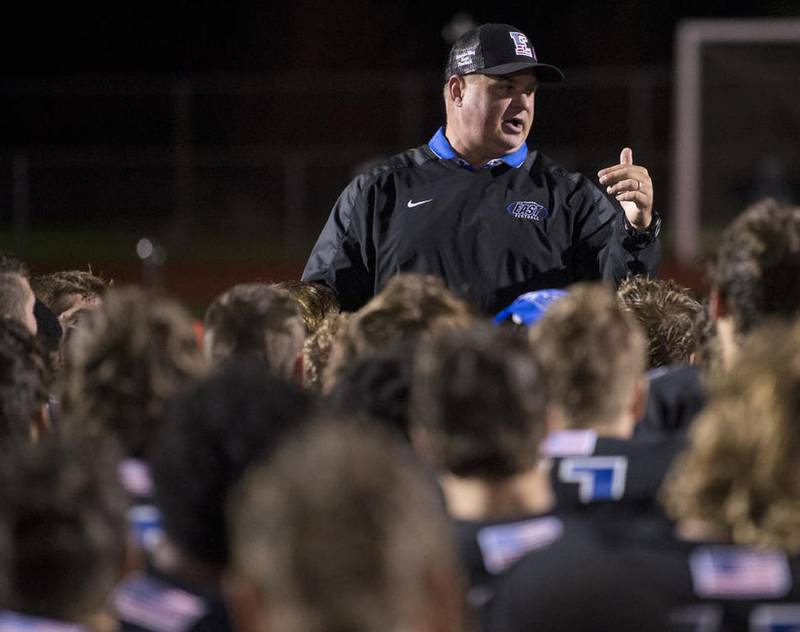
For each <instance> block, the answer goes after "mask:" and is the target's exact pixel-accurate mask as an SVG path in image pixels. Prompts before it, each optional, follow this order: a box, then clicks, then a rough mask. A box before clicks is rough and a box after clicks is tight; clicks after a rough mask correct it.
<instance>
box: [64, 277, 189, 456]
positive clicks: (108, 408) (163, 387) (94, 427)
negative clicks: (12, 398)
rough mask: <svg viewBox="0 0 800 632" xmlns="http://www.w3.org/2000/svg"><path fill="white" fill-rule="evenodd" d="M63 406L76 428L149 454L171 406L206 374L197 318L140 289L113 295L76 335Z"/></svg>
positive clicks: (71, 343) (131, 452)
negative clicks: (110, 437)
mask: <svg viewBox="0 0 800 632" xmlns="http://www.w3.org/2000/svg"><path fill="white" fill-rule="evenodd" d="M65 352H66V353H65V356H64V366H63V369H62V385H61V404H62V407H63V410H64V414H65V416H68V417H70V418H72V417H74V421H75V423H69V422H68V420H67V419H65V426H69V428H70V430H72V431H75V432H79V433H83V432H88V433H89V434H92V435H93V434H97V433H104V432H110V433H111V434H113V435H114V436H116V437H117V438H118V439H119V440H120V442H121V444H122V446H123V449H124V450H125V451H126V453H127V454H128V455H130V456H136V457H141V456H144V455H145V454H146V453H147V452H148V451H149V449H150V447H151V446H152V444H153V442H154V440H155V437H156V434H157V432H158V429H159V428H160V426H161V423H162V421H163V412H164V407H165V404H166V402H167V401H168V400H169V398H171V397H172V396H173V395H174V394H175V393H176V392H177V391H178V389H179V388H182V387H183V386H184V385H185V384H187V383H188V382H189V381H190V380H192V379H194V378H196V377H198V376H200V375H201V374H202V372H203V370H204V366H205V365H204V363H203V357H202V353H201V351H200V349H199V347H198V345H197V338H196V337H195V333H194V330H193V328H192V320H191V318H190V317H189V315H188V314H187V313H186V311H185V310H184V309H183V308H182V307H181V306H180V305H179V304H178V303H176V302H175V301H173V300H171V299H168V298H164V297H159V296H154V295H151V294H148V293H147V292H145V291H143V290H140V289H138V288H134V287H128V288H119V289H112V290H109V291H108V292H107V293H106V295H105V298H104V300H103V304H102V306H100V307H99V308H97V309H94V310H91V312H90V314H88V316H87V319H86V323H85V324H84V325H83V326H81V327H79V328H77V329H76V331H75V333H74V335H73V336H72V337H71V340H70V341H69V343H68V345H67V347H66V349H65Z"/></svg>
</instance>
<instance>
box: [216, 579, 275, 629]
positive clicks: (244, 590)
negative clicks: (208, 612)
mask: <svg viewBox="0 0 800 632" xmlns="http://www.w3.org/2000/svg"><path fill="white" fill-rule="evenodd" d="M222 595H223V598H224V600H225V606H226V607H227V610H228V612H229V613H230V617H231V620H232V622H233V629H234V630H236V631H237V632H269V624H268V622H267V620H266V617H265V616H264V611H263V607H262V604H261V600H260V599H259V595H258V590H257V589H256V587H255V586H253V584H252V583H251V582H249V581H247V580H246V579H245V578H243V577H241V576H239V575H237V574H236V573H234V572H232V571H228V572H226V573H225V574H224V575H223V577H222Z"/></svg>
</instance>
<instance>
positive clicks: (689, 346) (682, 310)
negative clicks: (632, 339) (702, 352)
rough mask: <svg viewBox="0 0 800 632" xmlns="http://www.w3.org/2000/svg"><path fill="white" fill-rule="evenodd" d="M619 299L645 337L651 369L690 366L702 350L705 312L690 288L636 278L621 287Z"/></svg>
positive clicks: (633, 277) (669, 281)
mask: <svg viewBox="0 0 800 632" xmlns="http://www.w3.org/2000/svg"><path fill="white" fill-rule="evenodd" d="M617 300H619V302H620V304H621V305H622V308H623V309H624V310H625V311H626V312H628V313H630V314H632V315H633V317H634V318H636V320H637V321H638V322H639V325H640V326H641V328H642V331H643V332H644V334H645V338H646V339H647V364H648V368H650V369H654V368H656V367H660V366H664V365H667V364H675V363H679V362H683V363H687V362H689V361H690V360H691V359H692V354H694V353H696V352H697V351H698V350H699V342H700V341H699V338H700V335H701V333H702V329H703V326H704V324H705V320H706V318H705V309H704V308H703V306H702V305H701V304H700V303H699V302H698V301H697V300H696V299H695V298H694V296H693V295H692V293H691V291H690V290H688V289H687V288H685V287H681V286H680V285H678V284H677V283H676V282H675V281H673V280H671V279H669V280H662V279H651V278H650V277H647V276H644V275H636V276H632V277H629V278H628V279H626V280H625V281H623V282H622V283H621V284H620V286H619V288H618V289H617Z"/></svg>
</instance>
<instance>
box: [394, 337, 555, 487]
mask: <svg viewBox="0 0 800 632" xmlns="http://www.w3.org/2000/svg"><path fill="white" fill-rule="evenodd" d="M546 404H547V397H546V393H545V388H544V380H543V375H542V372H541V370H540V368H539V366H538V364H537V363H536V361H535V359H534V357H533V354H532V353H531V351H530V348H529V346H528V344H527V340H526V339H525V335H524V333H522V332H519V331H516V330H508V329H505V328H496V327H492V326H490V325H481V326H478V327H475V328H473V329H470V330H467V331H462V332H445V333H443V334H441V335H439V336H436V337H434V338H433V339H432V340H430V341H429V342H427V343H426V344H424V345H420V346H419V347H418V349H417V356H416V359H415V364H414V373H413V377H412V387H411V408H410V416H409V419H410V423H411V427H412V437H413V438H414V442H415V444H416V445H417V447H418V448H419V449H420V452H421V453H422V454H424V455H425V456H426V457H428V458H429V459H430V460H431V461H432V464H433V465H434V466H436V467H438V468H440V469H442V470H444V471H447V472H450V473H452V474H454V475H456V476H463V477H467V476H470V477H482V478H490V479H498V478H505V477H510V476H514V475H516V474H521V473H523V472H527V471H529V470H531V469H532V468H533V467H534V466H535V465H536V462H537V454H538V446H539V442H540V441H541V440H542V438H543V437H544V435H545V433H546V418H545V411H546Z"/></svg>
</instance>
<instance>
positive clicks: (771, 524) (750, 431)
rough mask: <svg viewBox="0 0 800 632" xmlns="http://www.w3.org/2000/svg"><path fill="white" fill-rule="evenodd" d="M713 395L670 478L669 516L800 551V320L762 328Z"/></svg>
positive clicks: (734, 537)
mask: <svg viewBox="0 0 800 632" xmlns="http://www.w3.org/2000/svg"><path fill="white" fill-rule="evenodd" d="M776 343H777V344H776ZM711 392H712V398H711V401H710V403H709V405H708V407H707V408H706V409H705V411H704V412H703V413H701V415H700V416H699V417H698V418H697V419H696V420H695V422H694V426H693V428H692V432H691V444H690V447H689V449H688V450H687V451H686V453H684V454H683V455H682V456H681V457H680V458H679V459H678V460H676V462H675V464H674V465H673V468H672V470H671V472H670V474H669V476H668V478H667V481H666V483H665V486H664V490H663V494H662V497H663V501H664V504H665V507H666V509H667V512H668V514H669V515H670V516H671V517H672V518H673V519H675V520H682V519H685V520H689V519H693V520H700V521H703V522H705V523H707V524H709V525H711V526H713V527H715V528H716V529H719V530H722V531H724V532H725V533H728V534H729V535H730V538H731V539H732V541H733V542H735V543H737V544H750V545H762V546H768V547H776V548H779V549H782V550H784V551H787V552H790V553H798V552H800V324H795V325H794V326H793V327H790V326H789V325H788V324H778V323H772V324H770V325H768V326H765V327H764V328H762V329H760V330H759V331H757V332H754V333H753V335H752V338H751V339H750V340H748V341H747V342H746V343H745V345H744V347H743V349H742V352H741V354H740V355H738V356H737V363H736V365H735V366H734V367H733V368H732V370H730V371H729V372H727V373H726V374H724V375H719V376H717V377H716V379H715V381H714V382H713V383H712V387H711Z"/></svg>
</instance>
